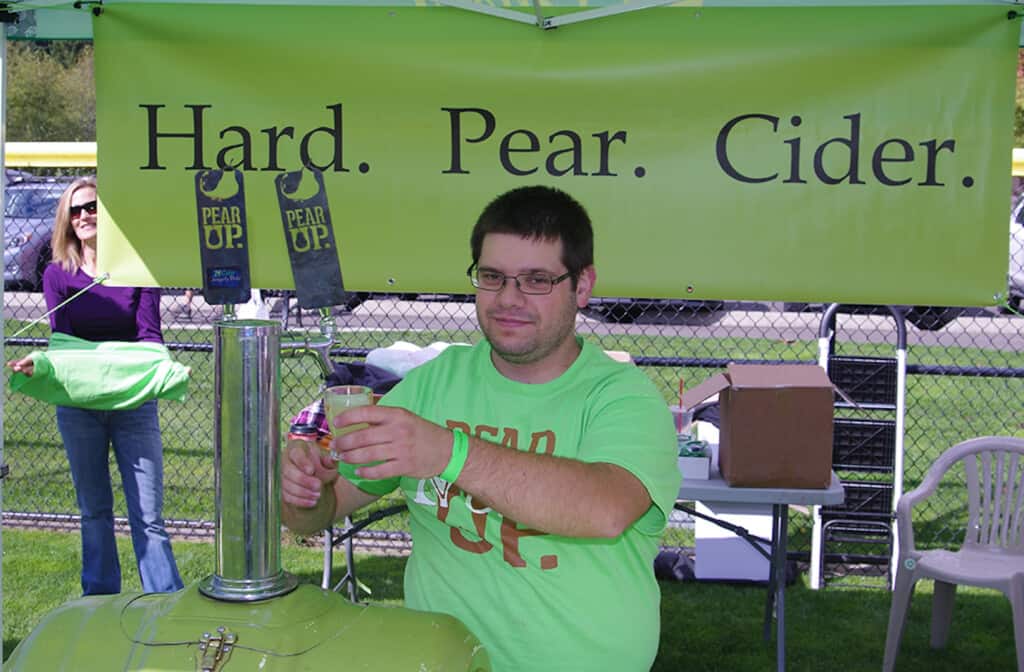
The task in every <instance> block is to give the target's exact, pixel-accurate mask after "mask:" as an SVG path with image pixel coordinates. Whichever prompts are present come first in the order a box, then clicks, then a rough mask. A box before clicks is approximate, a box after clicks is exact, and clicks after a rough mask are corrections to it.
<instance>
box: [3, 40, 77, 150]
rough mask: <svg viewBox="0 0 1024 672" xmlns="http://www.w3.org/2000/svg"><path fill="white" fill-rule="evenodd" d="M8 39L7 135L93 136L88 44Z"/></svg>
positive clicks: (42, 138) (45, 138) (28, 138)
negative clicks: (39, 42)
mask: <svg viewBox="0 0 1024 672" xmlns="http://www.w3.org/2000/svg"><path fill="white" fill-rule="evenodd" d="M62 44H63V43H51V44H49V45H47V44H33V43H30V42H12V43H10V44H9V45H8V52H7V68H8V69H7V139H8V140H10V141H20V142H60V141H91V140H95V139H96V91H95V84H94V78H93V65H92V45H90V44H87V43H79V44H78V45H77V46H70V45H67V44H63V46H57V45H62Z"/></svg>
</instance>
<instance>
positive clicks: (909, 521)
mask: <svg viewBox="0 0 1024 672" xmlns="http://www.w3.org/2000/svg"><path fill="white" fill-rule="evenodd" d="M945 473H946V469H935V465H933V467H932V468H931V469H929V470H928V474H927V475H926V476H925V479H924V481H923V482H922V483H921V485H919V486H917V487H916V488H914V489H913V490H911V491H910V492H905V493H903V495H902V496H901V497H900V499H899V501H898V502H897V503H896V530H897V532H898V536H899V546H900V548H899V555H900V557H901V558H902V557H903V556H904V555H907V554H910V553H912V552H914V551H916V550H917V548H916V546H915V545H914V525H913V518H912V516H911V512H912V509H913V508H914V506H915V505H916V504H918V503H919V502H922V501H924V500H926V499H928V498H929V497H930V496H931V495H932V494H933V493H934V492H935V490H936V488H938V486H939V482H940V481H941V480H942V477H943V475H945Z"/></svg>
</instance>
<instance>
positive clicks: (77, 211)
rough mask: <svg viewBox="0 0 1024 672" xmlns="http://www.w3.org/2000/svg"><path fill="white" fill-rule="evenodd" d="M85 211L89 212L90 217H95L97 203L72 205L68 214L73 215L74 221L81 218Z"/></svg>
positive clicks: (89, 202)
mask: <svg viewBox="0 0 1024 672" xmlns="http://www.w3.org/2000/svg"><path fill="white" fill-rule="evenodd" d="M83 210H84V211H85V212H88V213H89V214H90V215H95V214H96V201H95V200H93V201H88V202H86V203H82V204H81V205H72V206H71V207H70V208H68V212H69V213H71V218H72V219H74V218H75V217H80V216H81V215H82V211H83Z"/></svg>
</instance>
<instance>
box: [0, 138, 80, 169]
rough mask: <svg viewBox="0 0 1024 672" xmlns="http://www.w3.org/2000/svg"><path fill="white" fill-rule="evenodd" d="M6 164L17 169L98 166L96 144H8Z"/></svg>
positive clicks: (6, 147)
mask: <svg viewBox="0 0 1024 672" xmlns="http://www.w3.org/2000/svg"><path fill="white" fill-rule="evenodd" d="M4 163H5V165H7V166H11V167H17V168H39V167H48V168H76V167H80V166H93V167H95V166H96V143H95V142H8V143H7V144H6V146H5V148H4Z"/></svg>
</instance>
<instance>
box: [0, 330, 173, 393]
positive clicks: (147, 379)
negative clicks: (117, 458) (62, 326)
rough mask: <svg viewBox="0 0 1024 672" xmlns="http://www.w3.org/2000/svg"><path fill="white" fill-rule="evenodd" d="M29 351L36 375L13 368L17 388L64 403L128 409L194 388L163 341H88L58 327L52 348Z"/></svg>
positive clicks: (12, 387) (15, 390)
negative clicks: (189, 387)
mask: <svg viewBox="0 0 1024 672" xmlns="http://www.w3.org/2000/svg"><path fill="white" fill-rule="evenodd" d="M29 356H30V357H31V358H32V363H33V365H34V367H35V370H34V371H33V373H32V376H31V377H30V376H26V375H25V374H23V373H15V374H13V375H12V376H11V382H10V385H11V391H13V392H21V393H23V394H27V395H28V396H30V397H33V398H35V399H39V400H41V401H45V402H47V403H51V404H56V405H58V406H74V407H76V408H86V409H90V410H94V411H122V410H126V409H132V408H138V407H139V406H141V405H142V404H143V403H145V402H147V401H150V400H152V399H173V400H175V401H182V400H183V399H185V396H186V394H187V393H188V368H187V367H185V365H183V364H179V363H178V362H175V361H174V360H172V359H171V353H170V351H168V350H167V348H166V347H165V346H164V345H163V344H162V343H152V342H149V341H137V342H134V341H87V340H84V339H81V338H77V337H75V336H71V335H70V334H65V333H62V332H59V331H55V332H54V333H53V335H52V336H51V337H50V347H49V349H47V350H46V351H42V350H36V351H33V352H32V353H30V354H29Z"/></svg>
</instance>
